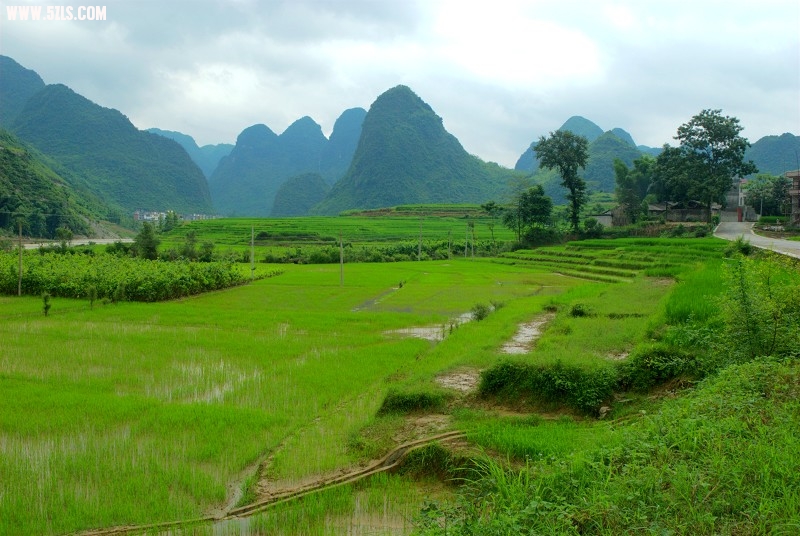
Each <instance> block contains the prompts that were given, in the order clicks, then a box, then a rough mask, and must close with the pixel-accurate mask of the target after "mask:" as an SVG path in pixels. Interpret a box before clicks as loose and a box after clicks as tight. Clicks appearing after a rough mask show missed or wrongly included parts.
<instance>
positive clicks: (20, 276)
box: [17, 220, 22, 296]
mask: <svg viewBox="0 0 800 536" xmlns="http://www.w3.org/2000/svg"><path fill="white" fill-rule="evenodd" d="M18 223H19V277H18V279H17V296H22V220H19V222H18Z"/></svg>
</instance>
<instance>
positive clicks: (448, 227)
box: [162, 207, 514, 257]
mask: <svg viewBox="0 0 800 536" xmlns="http://www.w3.org/2000/svg"><path fill="white" fill-rule="evenodd" d="M431 211H432V212H433V213H440V211H439V210H436V207H433V208H431ZM398 214H408V215H407V216H406V215H395V216H338V217H325V216H316V217H312V216H309V217H302V218H225V219H218V220H204V221H194V222H186V223H184V224H183V225H181V226H179V227H177V228H176V229H174V230H172V231H170V232H169V233H166V234H164V235H162V240H163V243H162V248H166V247H180V246H181V245H183V243H184V241H185V237H186V235H187V233H189V232H190V231H194V232H195V233H196V235H197V240H198V244H199V243H202V242H204V241H212V242H214V243H215V244H216V245H217V246H218V247H221V248H223V249H226V248H230V249H235V250H242V249H243V248H248V247H249V246H250V239H251V230H252V233H253V234H255V235H256V237H259V236H260V238H257V239H256V246H257V250H258V253H257V256H259V257H260V256H262V255H263V251H264V250H265V249H264V248H266V249H267V250H269V249H273V250H274V249H275V248H279V247H295V246H298V245H315V244H316V245H326V244H329V245H338V244H339V236H340V234H341V237H342V239H343V241H344V242H345V243H348V244H353V245H356V246H358V245H365V244H388V243H393V242H403V241H413V242H416V241H417V240H418V239H419V238H420V236H421V237H422V239H423V240H445V241H446V240H447V239H448V237H450V238H451V239H452V241H453V242H454V243H455V242H459V243H461V244H463V243H464V240H465V238H466V231H467V222H468V221H469V222H474V223H475V235H476V238H477V240H481V241H488V240H490V239H491V236H492V231H491V230H490V229H489V225H490V224H492V223H493V224H494V236H495V239H496V240H498V241H510V240H513V239H514V233H513V232H512V231H511V230H509V229H507V228H506V227H504V226H503V225H502V224H500V222H499V221H498V220H497V219H494V220H492V219H491V218H489V217H488V216H486V215H485V214H484V215H482V216H476V217H470V218H464V217H461V216H460V213H459V216H439V215H437V216H428V215H426V214H425V213H424V211H423V212H422V213H420V212H418V211H405V212H398ZM471 239H472V238H471V233H470V240H471Z"/></svg>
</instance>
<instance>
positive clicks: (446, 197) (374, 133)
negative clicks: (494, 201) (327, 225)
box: [313, 86, 511, 214]
mask: <svg viewBox="0 0 800 536" xmlns="http://www.w3.org/2000/svg"><path fill="white" fill-rule="evenodd" d="M510 175H511V172H510V170H505V171H502V170H501V171H499V172H498V171H496V170H494V168H490V166H488V165H487V164H486V163H485V162H483V161H481V160H480V159H478V158H476V157H474V156H472V155H470V154H468V153H467V152H466V151H465V150H464V148H463V147H462V146H461V144H460V143H459V142H458V140H457V139H456V138H455V137H454V136H453V135H452V134H450V133H448V132H447V131H446V130H445V129H444V126H443V125H442V119H441V118H440V117H439V116H437V115H436V114H435V113H434V111H433V109H431V107H430V106H429V105H428V104H426V103H425V102H424V101H422V99H420V98H419V97H418V96H417V95H415V94H414V92H413V91H411V89H409V88H408V87H406V86H397V87H395V88H392V89H390V90H388V91H386V92H385V93H383V94H382V95H380V96H379V97H378V98H377V99H376V100H375V102H374V103H373V104H372V106H371V107H370V110H369V112H368V113H367V116H366V117H365V118H364V123H363V126H362V130H361V138H360V140H359V142H358V148H357V149H356V152H355V155H354V156H353V162H352V164H351V166H350V169H349V170H348V172H347V174H346V175H345V176H344V177H343V178H342V179H341V180H340V181H339V182H337V183H336V184H335V185H334V186H333V188H332V189H331V192H330V193H329V194H328V196H327V197H326V198H325V200H324V201H323V202H322V203H320V204H319V205H318V206H317V207H315V208H314V210H313V212H314V213H318V214H336V213H339V212H341V211H343V210H347V209H354V208H360V209H369V208H380V207H390V206H395V205H400V204H408V203H465V202H466V203H476V202H483V201H487V200H489V199H491V198H492V197H495V196H497V195H499V194H500V193H501V192H503V191H504V190H505V186H506V184H505V180H506V179H507V178H508V176H510Z"/></svg>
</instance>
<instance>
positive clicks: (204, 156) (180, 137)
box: [147, 128, 233, 178]
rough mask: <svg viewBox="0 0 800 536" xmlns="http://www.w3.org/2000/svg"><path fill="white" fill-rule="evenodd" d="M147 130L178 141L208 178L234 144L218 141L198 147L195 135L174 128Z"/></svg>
mask: <svg viewBox="0 0 800 536" xmlns="http://www.w3.org/2000/svg"><path fill="white" fill-rule="evenodd" d="M147 132H150V133H151V134H158V135H159V136H163V137H165V138H169V139H171V140H175V141H177V142H178V143H179V144H180V146H181V147H183V148H184V150H185V151H186V152H187V153H188V154H189V157H190V158H191V159H192V160H194V163H195V164H197V166H198V167H199V168H200V171H202V172H203V175H205V177H206V178H208V177H210V176H211V174H212V173H214V170H215V169H217V166H218V165H219V161H220V160H222V158H224V157H226V156H228V155H229V154H230V153H231V150H233V145H231V144H230V143H218V144H216V145H203V146H202V147H198V145H197V142H196V141H194V138H193V137H191V136H189V135H188V134H182V133H180V132H175V131H174V130H161V129H160V128H148V129H147Z"/></svg>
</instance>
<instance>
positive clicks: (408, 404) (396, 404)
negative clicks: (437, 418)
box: [378, 390, 447, 415]
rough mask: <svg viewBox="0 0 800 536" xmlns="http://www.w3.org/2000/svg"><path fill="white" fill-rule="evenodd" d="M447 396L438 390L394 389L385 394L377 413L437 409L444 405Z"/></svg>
mask: <svg viewBox="0 0 800 536" xmlns="http://www.w3.org/2000/svg"><path fill="white" fill-rule="evenodd" d="M446 400H447V397H446V396H445V394H444V393H442V392H440V391H433V390H429V391H406V392H401V391H396V390H391V391H389V392H388V393H387V394H386V398H384V399H383V404H381V407H380V409H379V410H378V415H386V414H390V413H411V412H414V411H425V410H437V409H440V408H441V407H442V406H444V403H445V402H446Z"/></svg>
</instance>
